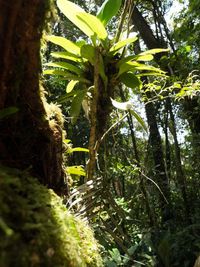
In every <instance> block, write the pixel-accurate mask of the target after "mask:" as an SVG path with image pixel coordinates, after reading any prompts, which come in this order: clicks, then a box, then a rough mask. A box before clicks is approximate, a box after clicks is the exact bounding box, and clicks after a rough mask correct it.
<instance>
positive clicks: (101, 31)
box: [77, 12, 107, 40]
mask: <svg viewBox="0 0 200 267" xmlns="http://www.w3.org/2000/svg"><path fill="white" fill-rule="evenodd" d="M77 17H78V18H79V19H80V20H81V21H83V22H84V23H85V24H86V25H88V27H90V29H91V30H92V32H93V34H92V35H91V36H90V37H92V36H93V35H94V34H96V35H97V37H98V38H99V39H100V40H106V38H107V31H106V29H105V27H104V25H103V24H102V22H101V21H100V20H99V19H98V18H97V17H95V16H93V15H91V14H88V13H85V12H84V13H78V14H77Z"/></svg>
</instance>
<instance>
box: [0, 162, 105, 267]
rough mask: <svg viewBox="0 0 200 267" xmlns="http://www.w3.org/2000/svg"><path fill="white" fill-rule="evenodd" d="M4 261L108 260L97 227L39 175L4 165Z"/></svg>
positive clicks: (19, 264) (21, 266) (0, 262)
mask: <svg viewBox="0 0 200 267" xmlns="http://www.w3.org/2000/svg"><path fill="white" fill-rule="evenodd" d="M0 201H1V207H0V266H2V267H3V266H6V267H9V266H10V267H11V266H15V267H27V266H44V267H45V266H48V267H51V266H52V267H55V266H56V267H59V266H60V267H61V266H66V267H77V266H80V267H81V266H83V267H84V266H91V267H93V266H102V263H101V258H100V256H99V252H98V244H97V243H96V241H95V239H94V237H93V233H92V231H91V230H90V228H89V227H88V225H86V224H85V223H83V222H82V221H81V220H80V219H77V218H75V217H74V216H73V215H71V214H70V213H69V212H68V211H67V210H66V208H65V207H64V206H63V205H62V200H61V199H60V198H59V197H58V196H57V195H56V194H55V193H54V192H53V191H52V190H49V189H47V188H46V187H44V186H42V185H40V184H39V183H38V182H37V181H36V179H34V178H32V177H30V176H29V175H27V173H22V172H19V171H17V170H14V169H5V168H2V167H1V169H0Z"/></svg>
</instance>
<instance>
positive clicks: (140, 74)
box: [137, 72, 166, 77]
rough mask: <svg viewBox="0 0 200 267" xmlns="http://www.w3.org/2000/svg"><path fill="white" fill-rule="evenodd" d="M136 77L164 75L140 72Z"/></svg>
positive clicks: (161, 74) (162, 74)
mask: <svg viewBox="0 0 200 267" xmlns="http://www.w3.org/2000/svg"><path fill="white" fill-rule="evenodd" d="M137 76H138V77H143V76H166V75H165V74H164V73H158V72H142V73H138V74H137Z"/></svg>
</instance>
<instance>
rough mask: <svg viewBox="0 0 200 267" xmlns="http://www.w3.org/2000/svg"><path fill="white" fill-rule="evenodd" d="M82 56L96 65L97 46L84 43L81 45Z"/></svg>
mask: <svg viewBox="0 0 200 267" xmlns="http://www.w3.org/2000/svg"><path fill="white" fill-rule="evenodd" d="M81 56H82V57H83V58H86V59H87V60H88V61H89V62H90V63H91V64H92V65H94V61H95V47H94V46H92V45H83V46H82V47H81Z"/></svg>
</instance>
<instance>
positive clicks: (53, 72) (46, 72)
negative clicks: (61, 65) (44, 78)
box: [43, 69, 71, 76]
mask: <svg viewBox="0 0 200 267" xmlns="http://www.w3.org/2000/svg"><path fill="white" fill-rule="evenodd" d="M43 74H44V75H58V76H66V75H71V73H70V72H66V71H64V70H56V69H47V70H44V71H43Z"/></svg>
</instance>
